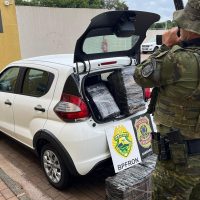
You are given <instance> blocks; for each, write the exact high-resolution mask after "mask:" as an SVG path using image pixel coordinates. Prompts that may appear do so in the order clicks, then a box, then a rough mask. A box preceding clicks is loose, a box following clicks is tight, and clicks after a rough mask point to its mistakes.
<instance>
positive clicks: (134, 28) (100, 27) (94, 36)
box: [74, 11, 160, 71]
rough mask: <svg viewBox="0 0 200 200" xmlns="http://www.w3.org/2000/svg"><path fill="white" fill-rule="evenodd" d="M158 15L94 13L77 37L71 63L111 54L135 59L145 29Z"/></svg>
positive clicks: (157, 18)
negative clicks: (85, 27) (94, 15)
mask: <svg viewBox="0 0 200 200" xmlns="http://www.w3.org/2000/svg"><path fill="white" fill-rule="evenodd" d="M159 19H160V16H159V15H157V14H154V13H149V12H142V11H109V12H105V13H102V14H100V15H97V16H96V17H94V18H93V19H92V20H91V23H90V24H89V26H88V28H87V29H86V31H85V32H84V33H83V34H82V36H81V37H80V38H79V39H78V40H77V43H76V47H75V52H74V63H77V67H78V63H80V62H81V63H85V64H86V65H87V64H88V62H89V61H91V60H97V59H104V58H113V57H129V58H133V59H136V60H137V61H138V62H139V52H140V45H141V44H142V42H143V40H144V39H145V37H146V32H147V30H148V28H149V27H150V26H151V25H152V24H153V23H154V22H156V21H158V20H159ZM90 70H93V66H90ZM78 71H79V70H78Z"/></svg>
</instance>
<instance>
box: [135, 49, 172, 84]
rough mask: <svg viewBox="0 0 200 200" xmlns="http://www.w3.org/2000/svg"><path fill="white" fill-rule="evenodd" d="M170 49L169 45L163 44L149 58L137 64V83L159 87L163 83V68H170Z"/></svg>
mask: <svg viewBox="0 0 200 200" xmlns="http://www.w3.org/2000/svg"><path fill="white" fill-rule="evenodd" d="M169 50H170V49H169V48H168V47H166V46H162V47H161V48H160V49H159V50H158V51H156V52H155V53H154V54H152V55H151V56H150V57H149V58H148V59H147V60H145V61H143V62H142V63H141V64H139V65H137V66H136V69H135V73H134V79H135V81H136V83H138V84H139V85H140V86H142V87H157V86H161V85H163V84H164V82H165V80H161V76H162V75H161V73H162V72H161V68H168V66H167V65H170V61H169V59H168V58H167V56H166V55H167V54H168V52H169ZM169 68H170V67H169ZM164 71H165V70H164Z"/></svg>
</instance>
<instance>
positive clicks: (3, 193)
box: [0, 179, 18, 200]
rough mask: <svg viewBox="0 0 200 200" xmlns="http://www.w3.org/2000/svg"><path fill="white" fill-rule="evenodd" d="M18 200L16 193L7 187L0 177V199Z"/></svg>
mask: <svg viewBox="0 0 200 200" xmlns="http://www.w3.org/2000/svg"><path fill="white" fill-rule="evenodd" d="M5 199H6V200H7V199H9V200H18V198H17V197H16V195H15V194H14V193H13V192H12V191H11V190H10V188H8V186H7V185H6V184H5V183H4V182H3V181H2V180H1V179H0V200H5Z"/></svg>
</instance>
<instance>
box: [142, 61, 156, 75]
mask: <svg viewBox="0 0 200 200" xmlns="http://www.w3.org/2000/svg"><path fill="white" fill-rule="evenodd" d="M153 71H154V67H153V65H152V63H149V64H147V65H145V66H144V67H143V69H142V76H143V77H144V78H147V77H149V76H150V75H151V74H152V73H153Z"/></svg>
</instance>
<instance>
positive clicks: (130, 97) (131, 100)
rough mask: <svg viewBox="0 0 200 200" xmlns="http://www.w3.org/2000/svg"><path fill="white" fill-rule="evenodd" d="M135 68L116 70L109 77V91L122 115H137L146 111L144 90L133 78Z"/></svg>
mask: <svg viewBox="0 0 200 200" xmlns="http://www.w3.org/2000/svg"><path fill="white" fill-rule="evenodd" d="M134 70H135V68H134V67H132V66H131V67H126V68H124V69H121V70H116V71H115V72H113V73H112V74H110V76H109V77H108V83H109V89H110V91H111V93H112V95H113V96H114V99H115V101H116V103H117V105H118V106H119V108H120V110H121V112H122V114H127V115H130V114H135V113H137V112H138V111H141V110H144V109H145V102H144V98H143V91H142V88H141V87H140V86H139V85H138V84H137V83H136V82H135V80H134V78H133V73H134Z"/></svg>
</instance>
